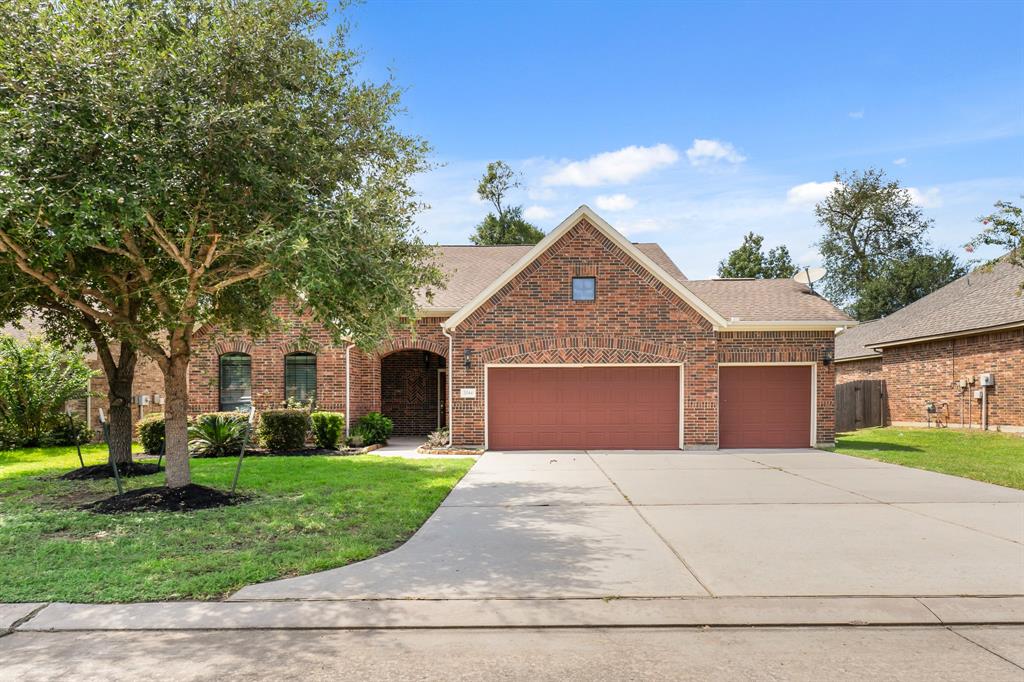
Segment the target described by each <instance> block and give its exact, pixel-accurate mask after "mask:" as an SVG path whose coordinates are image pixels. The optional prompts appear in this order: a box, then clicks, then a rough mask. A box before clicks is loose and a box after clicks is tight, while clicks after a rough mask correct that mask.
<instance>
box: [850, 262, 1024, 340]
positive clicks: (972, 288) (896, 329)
mask: <svg viewBox="0 0 1024 682" xmlns="http://www.w3.org/2000/svg"><path fill="white" fill-rule="evenodd" d="M1022 283H1024V268H1021V267H1019V266H1016V265H1013V264H1012V263H1010V262H1009V261H1008V260H1006V259H1005V258H1004V259H1001V260H1000V261H998V262H996V263H995V264H994V265H992V266H991V267H985V266H983V267H980V268H978V269H976V270H974V271H973V272H971V273H970V274H967V275H964V276H963V277H961V278H960V279H958V280H956V281H954V282H950V283H949V284H947V285H946V286H944V287H942V288H941V289H938V290H937V291H933V292H932V293H930V294H928V295H927V296H925V297H924V298H922V299H920V300H918V301H915V302H914V303H911V304H910V305H908V306H907V307H905V308H903V309H901V310H898V311H896V312H895V313H893V314H892V315H889V316H888V317H886V318H884V319H883V320H880V322H884V324H879V325H877V326H873V329H872V331H871V332H870V333H869V334H868V338H866V340H865V345H867V346H869V347H875V348H877V347H881V346H890V345H903V344H906V343H913V342H918V341H924V340H927V339H933V338H942V337H947V336H960V335H964V334H966V333H971V332H975V331H982V330H986V329H999V328H1005V327H1013V326H1018V325H1020V326H1024V295H1022V294H1021V289H1020V285H1021V284H1022Z"/></svg>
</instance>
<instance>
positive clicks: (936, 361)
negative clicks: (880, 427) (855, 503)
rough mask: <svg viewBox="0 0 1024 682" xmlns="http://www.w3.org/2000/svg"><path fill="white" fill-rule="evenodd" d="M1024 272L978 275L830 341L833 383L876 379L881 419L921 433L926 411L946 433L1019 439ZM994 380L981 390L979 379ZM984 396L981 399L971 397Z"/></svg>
mask: <svg viewBox="0 0 1024 682" xmlns="http://www.w3.org/2000/svg"><path fill="white" fill-rule="evenodd" d="M1022 282H1024V269H1022V268H1020V267H1016V266H1014V265H1012V264H1011V263H1009V262H1007V261H1005V260H1003V261H1000V262H998V263H997V264H996V265H995V266H994V267H992V268H980V269H978V270H975V271H974V272H972V273H970V274H968V275H966V276H964V277H961V278H960V279H958V280H956V281H955V282H951V283H950V284H948V285H947V286H945V287H943V288H941V289H939V290H938V291H935V292H933V293H931V294H929V295H928V296H925V297H924V298H922V299H920V300H918V301H916V302H914V303H912V304H910V305H909V306H907V307H906V308H903V309H902V310H899V311H897V312H895V313H893V314H892V315H890V316H888V317H886V318H883V319H880V320H875V321H873V322H866V323H864V324H861V325H858V326H856V327H853V328H852V329H847V330H846V331H844V332H842V333H840V334H839V335H838V336H837V338H836V383H837V384H843V383H846V382H849V381H856V380H859V379H881V380H883V381H884V382H885V387H886V391H885V393H886V404H885V406H884V407H885V416H886V418H887V422H888V423H891V424H894V425H897V426H924V425H926V424H927V423H928V418H929V415H928V412H926V406H927V405H928V404H932V405H934V407H935V410H936V412H935V413H933V417H932V419H933V421H934V418H935V416H938V417H939V418H940V419H941V421H942V422H944V423H945V424H946V425H948V426H952V427H964V428H979V427H980V426H981V423H982V420H983V419H984V421H985V423H986V425H987V427H988V428H990V429H998V430H1002V431H1018V432H1024V296H1021V293H1020V285H1021V283H1022ZM983 374H988V375H991V377H992V385H991V386H983V385H982V381H981V379H980V377H981V375H983ZM976 391H981V392H983V393H984V400H982V399H981V398H976V397H975V392H976Z"/></svg>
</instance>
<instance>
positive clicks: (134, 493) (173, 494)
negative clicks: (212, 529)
mask: <svg viewBox="0 0 1024 682" xmlns="http://www.w3.org/2000/svg"><path fill="white" fill-rule="evenodd" d="M248 499H249V497H248V496H247V495H238V494H235V495H232V494H231V493H227V492H224V491H221V490H216V489H214V488H207V487H206V486H205V485H196V484H195V483H190V484H189V485H186V486H183V487H181V488H168V487H166V486H157V487H153V488H139V489H138V490H129V491H128V492H126V493H125V494H124V495H114V496H113V497H108V498H106V499H103V500H99V501H97V502H93V503H91V504H87V505H85V506H84V507H82V509H84V510H86V511H91V512H93V513H96V514H122V513H128V512H145V511H178V512H185V511H194V510H196V509H212V508H214V507H226V506H230V505H234V504H238V503H239V502H244V501H246V500H248Z"/></svg>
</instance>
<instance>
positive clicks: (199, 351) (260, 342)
mask: <svg viewBox="0 0 1024 682" xmlns="http://www.w3.org/2000/svg"><path fill="white" fill-rule="evenodd" d="M274 313H275V314H277V315H278V316H279V317H280V318H281V319H282V320H283V322H284V326H283V328H282V329H279V330H276V331H274V332H271V333H270V334H268V335H267V336H266V337H264V338H260V339H253V338H249V337H247V336H243V335H237V334H230V333H228V334H222V333H221V332H220V330H219V329H217V328H215V327H211V328H207V329H205V330H203V332H202V333H201V334H200V336H199V338H197V339H196V341H195V343H194V345H193V348H192V362H191V363H190V365H189V411H190V412H191V413H193V414H199V413H201V412H214V411H216V410H217V409H218V408H219V406H220V386H219V384H220V376H219V359H220V356H221V355H223V354H224V353H246V354H248V355H249V356H250V357H251V363H252V397H253V402H254V403H255V404H256V409H257V410H266V409H271V408H276V407H280V406H281V403H282V402H283V401H284V357H285V356H286V355H288V354H289V353H295V352H310V353H314V354H315V355H316V404H317V407H318V408H319V409H322V410H331V411H341V412H343V411H344V410H345V347H344V345H335V344H334V343H332V341H331V336H330V334H329V333H328V332H327V330H325V329H324V328H323V327H321V326H320V325H319V324H317V323H316V322H314V321H313V319H312V317H311V316H309V315H308V314H304V313H297V312H295V311H294V310H293V309H292V308H291V306H289V305H288V304H287V303H285V302H283V301H282V302H280V303H277V304H275V305H274Z"/></svg>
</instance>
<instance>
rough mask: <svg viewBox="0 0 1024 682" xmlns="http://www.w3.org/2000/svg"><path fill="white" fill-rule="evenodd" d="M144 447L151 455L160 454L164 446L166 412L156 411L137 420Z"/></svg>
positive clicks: (137, 427) (136, 427) (140, 440)
mask: <svg viewBox="0 0 1024 682" xmlns="http://www.w3.org/2000/svg"><path fill="white" fill-rule="evenodd" d="M135 430H136V432H138V434H139V442H140V443H142V449H143V450H145V451H146V454H149V455H158V454H160V450H161V449H162V448H163V447H164V414H163V412H155V413H153V414H147V415H146V416H145V417H143V418H142V419H140V420H139V421H137V422H135Z"/></svg>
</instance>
